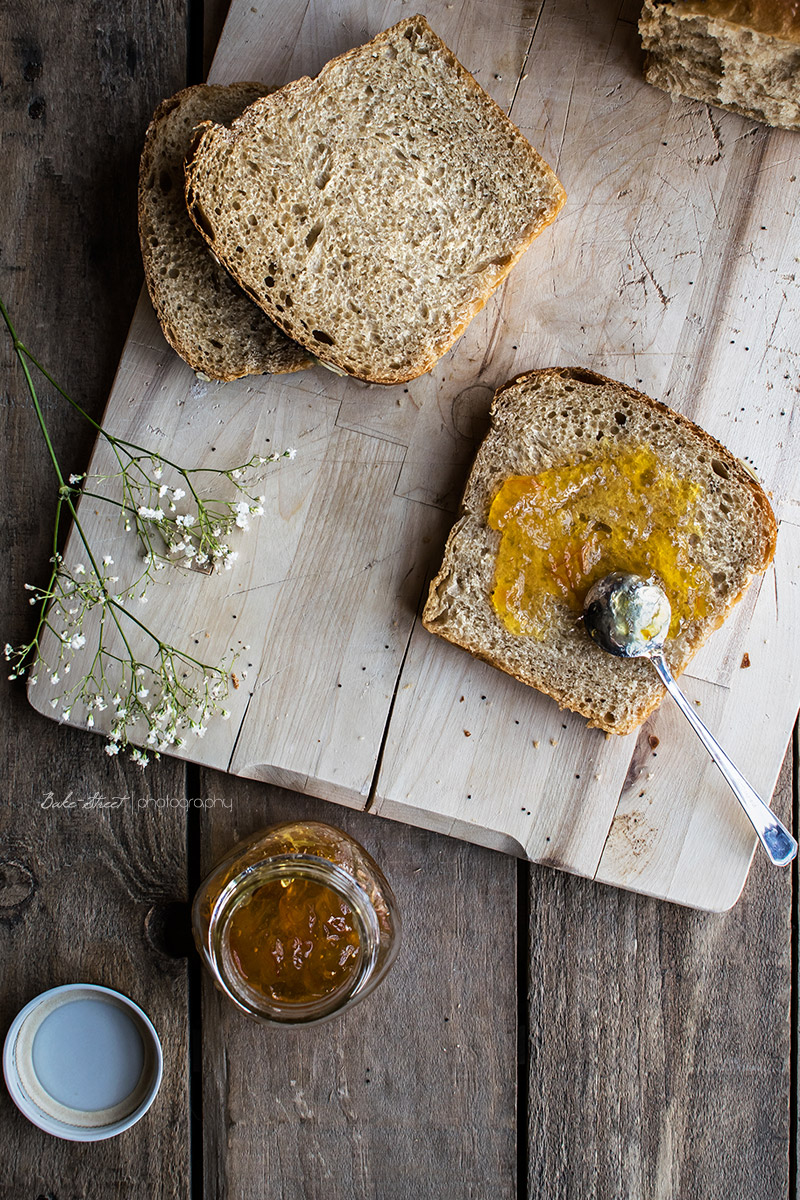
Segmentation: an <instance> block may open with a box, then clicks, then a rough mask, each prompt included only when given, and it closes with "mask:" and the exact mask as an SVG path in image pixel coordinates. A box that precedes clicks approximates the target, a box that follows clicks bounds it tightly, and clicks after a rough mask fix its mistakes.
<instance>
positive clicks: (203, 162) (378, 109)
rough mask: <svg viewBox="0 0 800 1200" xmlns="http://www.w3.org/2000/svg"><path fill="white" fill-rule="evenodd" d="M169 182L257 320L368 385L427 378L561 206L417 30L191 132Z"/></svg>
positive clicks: (398, 32) (453, 64) (399, 28)
mask: <svg viewBox="0 0 800 1200" xmlns="http://www.w3.org/2000/svg"><path fill="white" fill-rule="evenodd" d="M186 179H187V189H186V198H187V204H188V207H189V211H190V213H191V215H192V217H193V219H194V221H195V223H196V225H197V227H198V229H200V230H201V231H202V233H203V234H204V236H205V237H206V238H207V240H208V242H209V245H210V246H212V247H213V249H214V253H215V254H217V255H218V256H219V258H220V259H221V261H222V262H223V263H224V264H225V266H226V267H227V268H228V270H229V271H230V272H231V274H232V275H233V276H234V277H235V278H236V279H237V280H238V281H239V282H240V283H241V285H242V287H244V288H245V289H246V290H247V291H248V292H249V294H250V295H251V296H252V297H253V298H254V299H255V300H256V301H257V302H258V303H259V304H260V305H261V306H262V308H263V309H264V311H265V312H266V313H267V314H268V315H269V316H270V317H271V319H272V320H273V321H275V323H276V324H277V325H279V326H280V327H281V328H282V329H283V330H284V331H285V332H286V334H287V335H288V336H289V337H291V338H293V339H295V340H296V341H298V342H300V343H301V344H302V345H304V346H306V347H307V348H308V349H309V350H310V351H311V352H312V353H313V354H314V355H315V356H317V357H318V358H319V359H320V360H321V361H322V362H323V363H326V364H328V365H330V366H332V367H333V368H335V369H338V370H340V371H344V372H346V373H348V374H350V375H354V376H356V377H357V378H360V379H365V380H370V381H373V382H376V383H399V382H403V381H405V380H408V379H412V378H414V377H415V376H417V375H421V374H423V373H424V372H426V371H429V370H430V369H431V367H432V366H433V364H434V363H435V362H436V360H437V359H438V358H439V357H440V356H441V355H442V354H443V353H444V352H445V351H446V350H447V349H448V347H449V346H451V345H452V343H453V342H454V341H455V339H456V338H457V337H458V336H459V334H460V333H461V332H462V331H463V329H464V328H465V326H466V325H467V324H468V322H469V321H470V320H471V319H472V317H473V316H474V315H475V314H476V313H477V312H478V311H479V309H481V308H482V307H483V305H484V304H485V302H486V300H487V299H488V298H489V296H491V294H492V292H493V291H494V290H495V288H496V287H497V286H498V284H499V283H500V282H501V281H502V280H503V279H504V278H505V276H506V275H507V274H508V272H509V270H510V269H511V267H512V266H513V264H514V263H515V262H516V261H517V259H518V258H519V257H520V255H521V254H522V253H523V251H524V250H526V249H527V247H528V246H529V245H530V243H531V242H532V241H533V239H534V238H535V237H536V235H537V234H538V233H539V232H540V231H541V230H542V229H543V228H544V226H545V225H547V224H548V223H549V222H550V221H552V220H553V218H554V217H555V215H556V213H557V212H558V210H559V209H560V208H561V205H562V204H563V202H564V199H565V196H564V191H563V188H562V187H561V184H560V183H559V181H558V180H557V178H556V176H555V175H554V174H553V172H552V170H551V169H550V167H548V165H547V164H546V163H545V162H544V160H543V159H542V158H541V157H540V156H539V154H537V152H536V151H535V150H534V149H533V148H532V147H531V146H530V144H529V143H528V142H527V141H526V140H525V138H524V137H523V136H522V134H521V133H520V132H519V130H518V129H516V127H515V126H514V125H512V123H511V122H510V121H509V119H508V117H507V116H506V115H505V113H504V112H503V111H502V109H500V108H499V107H498V106H497V105H496V104H495V102H494V101H493V100H492V99H491V98H490V97H489V96H488V95H487V94H486V93H485V92H484V91H483V89H482V88H481V87H479V86H478V84H477V83H476V82H475V80H474V79H473V78H472V76H471V75H469V74H468V73H467V72H466V71H465V70H464V68H463V67H462V66H461V64H460V63H459V62H458V61H457V60H456V58H455V57H454V56H453V54H452V53H451V52H450V51H449V50H448V48H447V47H446V46H445V44H444V42H442V41H441V39H440V38H439V37H437V36H436V34H435V33H434V32H433V30H432V29H431V28H430V26H429V25H428V23H427V22H426V21H425V19H424V18H423V17H412V18H410V19H408V20H405V21H401V22H400V23H399V24H398V25H395V26H393V27H392V28H391V29H388V30H386V31H385V32H384V33H382V34H380V35H379V36H378V37H376V38H374V39H373V41H371V42H368V43H367V44H366V45H365V46H360V47H358V48H357V49H355V50H351V51H349V52H348V53H346V54H343V55H342V56H341V57H340V58H336V59H333V60H332V61H331V62H329V63H328V64H327V66H326V67H324V68H323V70H322V71H321V72H320V74H319V76H318V77H317V78H316V79H314V80H312V79H308V78H304V79H299V80H297V81H295V82H294V83H290V84H288V85H287V86H286V87H284V88H282V89H281V90H280V91H278V92H275V93H274V94H273V95H271V96H267V97H265V98H264V99H261V100H258V101H256V102H255V103H254V104H252V105H251V106H250V108H248V109H247V111H246V112H245V113H244V114H243V115H242V116H241V117H240V118H239V119H238V120H237V121H234V122H233V125H232V126H231V128H230V129H225V128H223V127H222V126H220V125H215V126H212V127H211V128H209V129H208V130H206V132H205V133H204V134H203V136H202V137H201V139H200V141H199V142H198V145H197V149H196V151H195V153H194V155H193V157H192V160H191V162H190V163H188V164H187V172H186Z"/></svg>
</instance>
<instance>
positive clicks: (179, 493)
mask: <svg viewBox="0 0 800 1200" xmlns="http://www.w3.org/2000/svg"><path fill="white" fill-rule="evenodd" d="M185 495H186V492H185V491H184V490H183V488H173V489H172V499H173V500H182V499H183V497H184V496H185Z"/></svg>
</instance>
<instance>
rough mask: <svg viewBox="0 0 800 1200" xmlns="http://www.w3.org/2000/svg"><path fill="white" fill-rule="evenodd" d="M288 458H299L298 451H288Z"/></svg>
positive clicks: (292, 449)
mask: <svg viewBox="0 0 800 1200" xmlns="http://www.w3.org/2000/svg"><path fill="white" fill-rule="evenodd" d="M286 457H287V458H297V451H296V450H295V449H294V448H293V447H292V448H291V449H289V450H287V451H286Z"/></svg>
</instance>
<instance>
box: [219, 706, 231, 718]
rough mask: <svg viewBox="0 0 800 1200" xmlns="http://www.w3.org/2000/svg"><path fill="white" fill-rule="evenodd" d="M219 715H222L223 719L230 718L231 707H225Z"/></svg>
mask: <svg viewBox="0 0 800 1200" xmlns="http://www.w3.org/2000/svg"><path fill="white" fill-rule="evenodd" d="M219 715H220V716H221V717H222V719H223V721H227V720H229V719H230V715H231V713H230V709H228V708H223V709H222V711H221V712H220V714H219Z"/></svg>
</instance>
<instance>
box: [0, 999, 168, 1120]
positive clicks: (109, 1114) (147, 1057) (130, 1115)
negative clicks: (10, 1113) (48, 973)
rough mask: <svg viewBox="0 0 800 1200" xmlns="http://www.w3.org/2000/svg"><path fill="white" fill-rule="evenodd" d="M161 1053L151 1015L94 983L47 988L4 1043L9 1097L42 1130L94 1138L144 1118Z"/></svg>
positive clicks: (159, 1069) (156, 1083)
mask: <svg viewBox="0 0 800 1200" xmlns="http://www.w3.org/2000/svg"><path fill="white" fill-rule="evenodd" d="M162 1070H163V1057H162V1053H161V1043H160V1042H159V1040H158V1034H157V1033H156V1031H155V1029H154V1028H153V1025H152V1022H151V1021H150V1019H149V1018H148V1017H147V1016H146V1015H145V1013H143V1012H142V1010H141V1008H139V1006H138V1004H134V1003H133V1001H132V1000H129V999H128V997H127V996H123V995H122V994H121V993H120V992H115V991H112V990H111V988H105V987H99V986H98V985H96V984H92V983H69V984H65V985H64V986H63V987H57V988H52V989H51V990H50V991H49V992H42V994H41V995H40V996H36V997H35V998H34V999H33V1000H31V1002H30V1003H29V1004H26V1005H25V1007H24V1008H23V1009H22V1011H21V1012H20V1013H18V1014H17V1016H16V1017H15V1018H14V1021H13V1022H12V1024H11V1028H10V1029H9V1031H8V1034H7V1035H6V1040H5V1046H4V1048H3V1074H4V1075H5V1080H6V1085H7V1087H8V1090H9V1093H10V1095H11V1099H12V1100H13V1101H14V1103H15V1104H16V1106H17V1108H18V1109H19V1110H20V1112H22V1113H23V1114H24V1115H25V1116H26V1117H27V1118H28V1120H29V1121H32V1122H33V1124H34V1125H38V1127H39V1128H40V1129H43V1130H44V1131H45V1133H51V1134H53V1135H54V1136H55V1137H60V1138H66V1139H67V1140H68V1141H71V1142H96V1141H100V1140H101V1139H102V1138H109V1137H113V1136H114V1135H115V1134H117V1133H122V1131H123V1130H125V1129H129V1128H130V1126H131V1125H134V1124H135V1123H136V1122H137V1121H138V1120H139V1118H140V1117H142V1116H144V1114H145V1113H146V1112H147V1110H148V1108H149V1107H150V1105H151V1104H152V1103H153V1100H154V1099H155V1097H156V1093H157V1091H158V1088H159V1085H160V1083H161V1074H162Z"/></svg>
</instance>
